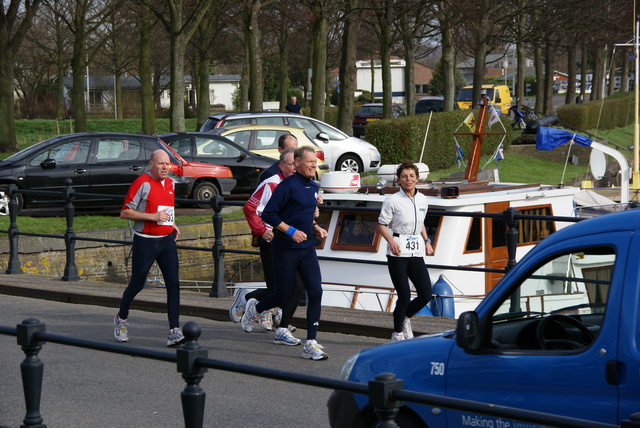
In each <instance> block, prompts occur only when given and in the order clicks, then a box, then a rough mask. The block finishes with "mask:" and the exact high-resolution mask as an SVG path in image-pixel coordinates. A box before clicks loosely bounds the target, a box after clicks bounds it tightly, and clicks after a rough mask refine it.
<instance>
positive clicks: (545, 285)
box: [492, 247, 616, 350]
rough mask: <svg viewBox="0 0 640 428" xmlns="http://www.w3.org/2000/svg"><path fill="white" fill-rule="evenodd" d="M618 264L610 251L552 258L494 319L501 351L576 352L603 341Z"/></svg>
mask: <svg viewBox="0 0 640 428" xmlns="http://www.w3.org/2000/svg"><path fill="white" fill-rule="evenodd" d="M615 262H616V254H615V250H614V249H613V248H610V247H592V248H581V249H576V250H575V251H572V252H568V253H562V254H559V255H554V256H552V257H550V258H549V259H548V260H546V262H545V263H544V264H542V265H540V266H539V267H538V268H537V269H536V270H534V271H533V272H531V273H530V274H528V275H526V276H524V277H523V279H522V281H521V283H520V285H519V287H518V288H516V289H514V290H513V293H510V294H509V296H508V297H507V298H506V299H505V300H503V301H502V303H501V304H500V306H499V307H497V308H496V310H495V312H494V314H493V323H492V324H493V332H492V345H493V347H495V348H497V349H543V350H572V349H573V350H575V349H579V348H581V347H584V346H588V345H589V344H590V343H591V342H592V341H593V338H594V337H597V335H598V332H599V331H600V326H601V325H602V321H603V318H604V315H605V312H606V305H607V298H608V295H609V288H610V285H611V280H612V278H613V274H614V268H615Z"/></svg>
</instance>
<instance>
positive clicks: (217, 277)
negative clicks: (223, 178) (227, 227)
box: [209, 195, 229, 297]
mask: <svg viewBox="0 0 640 428" xmlns="http://www.w3.org/2000/svg"><path fill="white" fill-rule="evenodd" d="M223 206H224V198H223V197H222V196H220V195H215V196H214V197H213V198H211V208H212V209H213V211H214V214H213V218H212V221H213V247H212V254H213V284H212V285H211V293H209V297H227V296H228V295H229V292H228V291H227V282H226V281H225V279H224V245H223V244H222V214H221V211H222V208H223Z"/></svg>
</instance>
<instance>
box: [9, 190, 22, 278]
mask: <svg viewBox="0 0 640 428" xmlns="http://www.w3.org/2000/svg"><path fill="white" fill-rule="evenodd" d="M17 191H18V186H16V185H15V184H10V185H9V266H7V270H6V273H7V274H8V275H10V274H17V273H22V269H20V261H19V260H18V236H19V235H18V224H17V220H18V193H17Z"/></svg>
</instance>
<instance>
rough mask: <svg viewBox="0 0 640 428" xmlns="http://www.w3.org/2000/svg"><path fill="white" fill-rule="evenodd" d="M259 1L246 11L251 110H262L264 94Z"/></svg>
mask: <svg viewBox="0 0 640 428" xmlns="http://www.w3.org/2000/svg"><path fill="white" fill-rule="evenodd" d="M260 1H261V0H254V1H252V2H251V4H250V6H249V10H248V11H247V26H248V28H249V33H248V35H249V40H248V46H249V85H250V88H249V104H250V106H251V110H262V101H263V96H264V81H263V75H262V74H263V73H262V52H261V46H260V39H261V35H260V26H259V21H258V14H259V12H260Z"/></svg>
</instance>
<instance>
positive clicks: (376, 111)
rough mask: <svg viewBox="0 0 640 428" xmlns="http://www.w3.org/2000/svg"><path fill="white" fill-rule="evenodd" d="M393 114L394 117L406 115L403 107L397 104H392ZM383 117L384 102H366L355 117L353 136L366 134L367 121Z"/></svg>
mask: <svg viewBox="0 0 640 428" xmlns="http://www.w3.org/2000/svg"><path fill="white" fill-rule="evenodd" d="M391 114H392V115H393V117H394V118H398V117H402V116H406V114H405V112H404V110H402V107H400V106H399V105H397V104H393V105H392V106H391ZM380 119H382V103H370V104H364V105H363V106H362V107H360V109H359V110H358V111H357V112H356V115H355V116H354V117H353V136H354V137H360V136H362V135H364V128H365V127H366V126H367V123H369V122H373V121H376V120H380Z"/></svg>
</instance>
